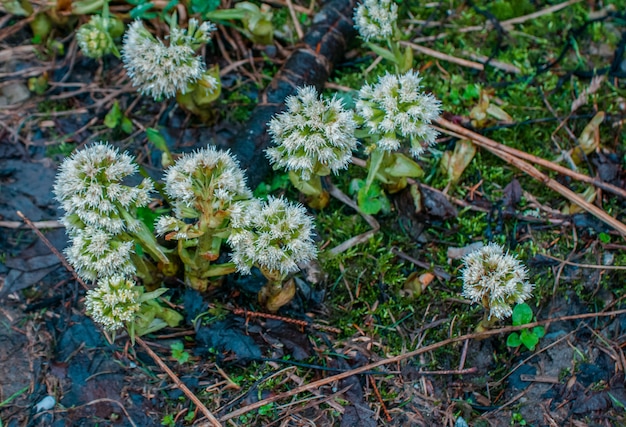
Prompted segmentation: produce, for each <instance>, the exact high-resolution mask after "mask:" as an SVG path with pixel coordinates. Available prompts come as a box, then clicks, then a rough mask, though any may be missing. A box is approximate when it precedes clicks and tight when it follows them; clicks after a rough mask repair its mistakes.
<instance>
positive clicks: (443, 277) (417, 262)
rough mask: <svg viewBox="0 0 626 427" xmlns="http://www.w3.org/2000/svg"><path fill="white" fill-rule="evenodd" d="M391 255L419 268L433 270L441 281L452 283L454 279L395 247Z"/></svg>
mask: <svg viewBox="0 0 626 427" xmlns="http://www.w3.org/2000/svg"><path fill="white" fill-rule="evenodd" d="M391 253H392V254H394V255H395V256H397V257H400V258H402V259H404V260H405V261H409V262H411V263H413V264H415V265H417V266H418V267H421V268H425V269H427V270H429V271H430V270H431V269H432V273H433V274H434V275H435V276H437V277H439V278H440V279H441V280H445V281H450V280H451V279H452V276H450V275H449V274H448V273H446V272H445V271H443V270H442V269H440V268H437V267H435V268H433V267H432V265H430V264H429V263H427V262H424V261H420V260H418V259H415V258H413V257H412V256H410V255H407V254H405V253H404V252H402V251H401V250H400V249H398V248H397V247H395V246H394V247H392V248H391Z"/></svg>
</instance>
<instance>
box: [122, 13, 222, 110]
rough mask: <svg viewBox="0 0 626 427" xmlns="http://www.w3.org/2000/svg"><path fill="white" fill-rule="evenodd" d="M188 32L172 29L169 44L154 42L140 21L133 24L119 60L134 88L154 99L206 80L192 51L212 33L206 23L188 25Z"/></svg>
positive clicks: (200, 59) (125, 38)
mask: <svg viewBox="0 0 626 427" xmlns="http://www.w3.org/2000/svg"><path fill="white" fill-rule="evenodd" d="M189 27H190V31H189V32H188V31H186V30H182V29H179V28H173V29H172V30H171V34H170V44H169V46H166V45H165V44H164V43H163V41H161V40H157V39H156V38H155V37H154V36H153V35H152V34H150V32H149V31H148V30H146V28H145V27H144V26H143V24H142V22H141V21H140V20H137V21H135V22H133V23H132V24H131V25H130V27H129V28H128V31H126V34H125V35H124V47H123V50H122V60H123V61H124V66H125V67H126V70H127V72H128V75H129V76H130V78H131V81H132V83H133V86H137V87H139V90H140V92H141V93H143V94H146V95H150V96H152V97H153V98H154V99H158V98H161V97H165V98H171V97H173V96H175V95H176V93H177V92H181V93H185V92H186V91H187V88H188V86H189V85H190V84H193V83H195V82H197V81H198V80H201V79H205V80H206V78H205V66H204V62H203V61H202V58H201V57H200V56H198V55H196V53H195V49H196V48H197V47H198V46H199V45H200V44H202V43H205V42H206V41H208V40H209V38H210V32H211V31H213V30H214V29H215V27H214V26H213V24H211V23H208V22H205V23H203V24H202V25H200V26H198V23H197V21H196V20H195V19H191V20H190V21H189Z"/></svg>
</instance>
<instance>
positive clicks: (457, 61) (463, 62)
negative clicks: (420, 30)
mask: <svg viewBox="0 0 626 427" xmlns="http://www.w3.org/2000/svg"><path fill="white" fill-rule="evenodd" d="M400 44H401V45H402V46H406V47H410V48H411V49H413V50H415V51H417V52H420V53H423V54H424V55H428V56H432V57H433V58H437V59H441V60H442V61H448V62H452V63H453V64H457V65H460V66H462V67H467V68H473V69H474V70H479V71H482V70H484V69H485V66H484V65H483V64H481V63H480V62H474V61H469V60H467V59H463V58H457V57H456V56H452V55H446V54H445V53H441V52H439V51H438V50H434V49H431V48H429V47H425V46H420V45H418V44H415V43H411V42H400Z"/></svg>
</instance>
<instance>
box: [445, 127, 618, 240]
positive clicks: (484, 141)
mask: <svg viewBox="0 0 626 427" xmlns="http://www.w3.org/2000/svg"><path fill="white" fill-rule="evenodd" d="M436 123H437V124H438V125H439V126H441V127H443V128H445V129H449V130H452V131H454V132H457V133H458V134H460V136H461V137H463V138H466V139H469V140H471V141H472V142H473V143H474V144H476V145H478V146H479V147H482V148H484V149H486V150H487V151H489V152H491V153H492V154H494V155H496V156H498V157H500V158H501V159H502V160H504V161H506V162H507V163H509V164H511V165H513V166H515V167H516V168H518V169H520V170H521V171H522V172H525V173H526V174H528V175H530V176H532V177H533V178H535V179H537V180H538V181H541V182H542V183H544V184H545V185H546V187H548V188H550V189H552V190H554V191H556V192H557V193H559V194H561V195H562V196H564V197H565V198H567V199H568V200H569V201H571V202H572V203H574V204H576V205H578V206H580V207H581V208H582V209H584V210H585V211H587V212H589V213H590V214H592V215H593V216H595V217H596V218H598V219H599V220H600V221H602V222H604V223H605V224H607V225H609V226H611V227H612V228H614V229H615V230H617V231H618V232H619V233H620V234H622V235H623V236H626V225H625V224H624V223H622V222H620V221H618V220H617V219H615V218H613V217H612V216H610V215H609V214H608V213H606V212H605V211H604V210H602V209H600V208H599V207H597V206H596V205H593V204H591V203H589V202H587V201H586V200H585V199H583V198H582V197H581V196H580V195H578V194H576V193H574V192H573V191H572V190H570V189H569V188H567V187H565V186H564V185H563V184H561V183H559V182H557V181H555V180H554V179H552V178H550V177H549V176H548V175H546V174H544V173H543V172H540V171H539V170H538V169H536V168H535V167H534V166H533V165H532V164H530V163H528V162H527V161H525V160H522V158H520V157H518V155H519V153H523V152H522V151H519V150H515V151H516V152H517V153H518V154H517V155H516V154H511V152H510V150H511V149H510V147H506V146H505V145H502V144H499V143H497V142H496V141H493V140H491V139H489V138H486V137H484V136H482V135H480V134H477V133H475V132H472V131H470V130H468V129H465V128H464V127H462V126H459V125H456V124H454V123H451V122H449V121H447V120H445V119H438V120H436ZM445 129H442V131H443V130H445ZM446 133H449V132H446ZM457 136H459V135H457ZM524 154H525V157H526V156H530V155H529V154H528V153H524ZM532 157H534V158H535V160H539V158H537V157H535V156H532ZM543 162H544V163H551V162H548V161H547V160H543ZM536 163H537V164H540V163H539V162H536ZM542 165H543V164H542ZM552 165H553V167H552V168H553V169H554V167H556V166H557V165H554V164H552ZM563 169H565V170H569V169H566V168H563ZM554 170H556V169H554ZM569 175H570V176H572V175H571V174H569ZM580 175H581V176H586V175H583V174H580ZM587 178H589V179H590V180H593V179H592V178H590V177H587ZM593 181H594V182H593V183H594V184H595V181H597V182H598V183H601V182H602V181H599V180H593ZM586 182H589V181H586ZM603 185H606V183H604V184H603Z"/></svg>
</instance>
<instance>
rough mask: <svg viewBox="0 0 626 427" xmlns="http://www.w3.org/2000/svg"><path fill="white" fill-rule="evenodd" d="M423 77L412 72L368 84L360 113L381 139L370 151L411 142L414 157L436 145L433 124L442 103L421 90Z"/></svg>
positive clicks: (362, 97) (363, 89)
mask: <svg viewBox="0 0 626 427" xmlns="http://www.w3.org/2000/svg"><path fill="white" fill-rule="evenodd" d="M421 80H422V79H421V77H419V74H418V73H417V72H413V71H409V72H407V73H406V74H403V75H395V74H389V73H387V74H386V75H384V76H382V77H380V78H379V79H378V83H377V84H375V85H369V84H366V85H365V86H363V87H362V88H361V90H360V92H359V98H360V99H359V100H358V101H357V103H356V110H357V114H358V115H359V116H360V117H361V118H362V119H363V120H364V122H365V124H366V125H367V127H369V128H370V133H372V134H376V135H379V136H380V139H379V140H378V141H377V142H376V146H374V147H370V150H373V149H376V148H378V149H381V150H383V151H395V150H398V149H399V148H400V147H401V145H402V141H404V140H406V139H409V140H410V143H411V147H410V150H411V154H412V155H413V156H414V157H417V156H419V155H420V154H422V153H423V152H424V145H425V146H429V145H432V144H434V143H435V139H436V138H437V131H435V129H433V127H432V126H431V122H432V121H433V120H436V119H437V118H438V117H439V115H440V109H441V103H440V102H439V101H438V100H437V99H436V98H435V97H434V96H433V95H431V94H425V93H424V92H423V91H422V90H421V89H422V87H421V84H420V82H421Z"/></svg>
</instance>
